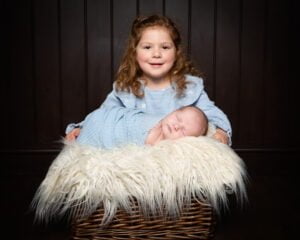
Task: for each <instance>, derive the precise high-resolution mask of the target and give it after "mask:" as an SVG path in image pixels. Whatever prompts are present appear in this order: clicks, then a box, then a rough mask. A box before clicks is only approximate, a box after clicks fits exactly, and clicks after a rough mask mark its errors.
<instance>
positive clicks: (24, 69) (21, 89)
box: [6, 0, 36, 148]
mask: <svg viewBox="0 0 300 240" xmlns="http://www.w3.org/2000/svg"><path fill="white" fill-rule="evenodd" d="M7 4H9V5H8V6H7V7H8V11H10V12H9V19H8V21H9V23H10V59H8V60H10V81H9V86H8V89H7V91H9V98H8V101H7V103H8V104H9V109H8V112H7V117H8V119H9V129H10V131H11V132H8V136H7V138H6V139H7V141H8V142H9V146H8V147H9V148H10V147H11V148H26V147H33V146H34V142H35V139H36V128H35V117H36V116H35V111H34V108H35V101H34V94H35V87H34V86H35V79H34V75H33V71H34V67H35V65H34V64H35V59H34V56H33V31H34V29H33V26H32V21H33V19H32V7H33V6H32V3H31V2H30V1H21V0H14V1H9V2H7Z"/></svg>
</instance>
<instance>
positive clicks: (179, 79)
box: [115, 15, 201, 98]
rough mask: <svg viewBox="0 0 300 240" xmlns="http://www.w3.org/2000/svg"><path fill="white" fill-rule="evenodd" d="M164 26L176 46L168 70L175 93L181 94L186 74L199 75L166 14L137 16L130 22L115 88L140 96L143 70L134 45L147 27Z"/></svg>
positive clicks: (142, 94) (176, 29) (142, 93)
mask: <svg viewBox="0 0 300 240" xmlns="http://www.w3.org/2000/svg"><path fill="white" fill-rule="evenodd" d="M154 26H158V27H164V28H166V29H167V30H168V31H169V33H170V36H171V39H172V40H173V43H174V45H175V48H176V60H175V62H174V65H173V67H172V68H171V70H170V72H169V77H170V79H171V81H172V82H174V83H175V84H176V90H177V95H178V96H181V95H182V94H183V92H184V90H185V89H186V84H187V82H186V79H185V75H186V74H191V75H194V76H201V74H200V72H199V71H198V70H197V69H196V68H195V67H194V66H193V65H192V63H191V61H189V60H188V59H187V57H186V55H185V54H184V49H183V46H182V42H181V36H180V33H179V30H178V27H177V26H176V25H175V23H174V22H173V21H172V20H171V19H170V18H168V17H166V16H159V15H151V16H148V17H143V16H138V17H137V18H136V19H135V20H134V21H133V24H132V28H131V34H130V36H129V39H128V42H127V46H126V48H125V52H124V55H123V58H122V60H121V64H120V67H119V69H118V71H117V75H116V81H115V83H116V90H117V91H127V92H132V93H133V94H134V95H135V96H137V97H139V98H142V97H143V96H144V92H143V90H142V88H141V82H140V81H138V78H139V77H141V76H142V74H143V72H142V70H141V69H140V67H139V65H138V63H137V61H136V47H137V45H138V43H139V41H140V39H141V37H142V33H143V31H144V30H145V29H146V28H149V27H154Z"/></svg>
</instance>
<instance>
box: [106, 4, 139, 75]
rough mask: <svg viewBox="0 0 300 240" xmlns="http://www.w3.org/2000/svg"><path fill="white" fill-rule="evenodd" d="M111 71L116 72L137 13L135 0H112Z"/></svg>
mask: <svg viewBox="0 0 300 240" xmlns="http://www.w3.org/2000/svg"><path fill="white" fill-rule="evenodd" d="M113 14H114V15H113V16H114V18H113V19H114V20H113V23H112V24H113V39H112V41H113V56H112V57H113V73H114V74H116V72H117V69H118V67H119V64H120V61H121V58H122V56H123V53H124V48H125V44H126V41H127V39H128V34H129V33H130V27H131V23H132V21H133V20H134V18H135V17H136V15H137V7H136V0H114V2H113Z"/></svg>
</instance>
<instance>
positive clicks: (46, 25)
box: [33, 0, 62, 147]
mask: <svg viewBox="0 0 300 240" xmlns="http://www.w3.org/2000/svg"><path fill="white" fill-rule="evenodd" d="M58 21H59V19H58V3H57V1H49V0H48V1H43V2H42V1H34V21H33V27H34V29H35V31H34V39H33V41H34V59H35V66H34V70H35V72H34V76H35V89H36V93H35V112H36V131H37V144H38V146H39V147H49V145H50V146H52V144H54V140H58V139H59V138H60V136H61V134H62V133H61V125H60V123H61V121H60V120H61V108H60V102H61V101H60V100H61V95H62V92H61V91H60V65H59V64H60V61H59V57H60V56H59V40H60V39H59V28H58V26H59V25H58ZM54 146H55V145H54ZM54 146H53V147H54Z"/></svg>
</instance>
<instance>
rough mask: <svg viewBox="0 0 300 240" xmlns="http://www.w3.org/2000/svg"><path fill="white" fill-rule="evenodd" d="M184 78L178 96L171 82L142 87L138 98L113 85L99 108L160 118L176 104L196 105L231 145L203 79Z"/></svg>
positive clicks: (224, 121)
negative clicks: (135, 111) (157, 87)
mask: <svg viewBox="0 0 300 240" xmlns="http://www.w3.org/2000/svg"><path fill="white" fill-rule="evenodd" d="M186 80H187V88H186V89H185V92H184V94H183V96H180V97H177V95H176V94H177V92H176V85H175V84H172V85H171V86H169V87H167V88H165V89H160V90H152V89H149V88H147V87H145V86H143V90H144V97H143V98H138V97H136V96H135V95H134V94H132V93H129V92H125V91H116V90H115V88H114V89H113V91H112V92H111V93H110V94H108V96H107V98H106V100H105V101H104V102H103V104H102V105H101V107H100V109H101V108H105V109H110V108H112V107H114V106H119V107H125V108H128V109H139V110H141V111H143V112H145V113H148V114H151V115H153V116H155V115H157V114H158V115H160V117H164V116H166V115H167V114H169V113H170V112H172V111H174V110H176V109H178V108H180V107H183V106H189V105H192V106H196V107H198V108H200V109H201V110H202V111H203V112H204V113H205V115H206V116H207V118H208V121H209V122H210V123H211V124H213V125H215V126H216V127H219V128H221V129H223V130H224V131H225V132H227V134H228V136H229V143H230V144H231V134H232V129H231V125H230V122H229V120H228V118H227V116H226V115H225V113H224V112H223V111H222V110H220V109H219V108H218V107H217V106H216V105H215V104H214V102H213V101H211V100H210V99H209V98H208V96H207V94H206V92H205V90H204V85H203V79H202V78H199V77H195V76H191V75H186ZM83 125H84V121H83V122H81V123H79V124H69V125H68V127H67V129H66V133H68V132H70V131H71V130H72V129H74V128H75V127H82V126H83Z"/></svg>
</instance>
